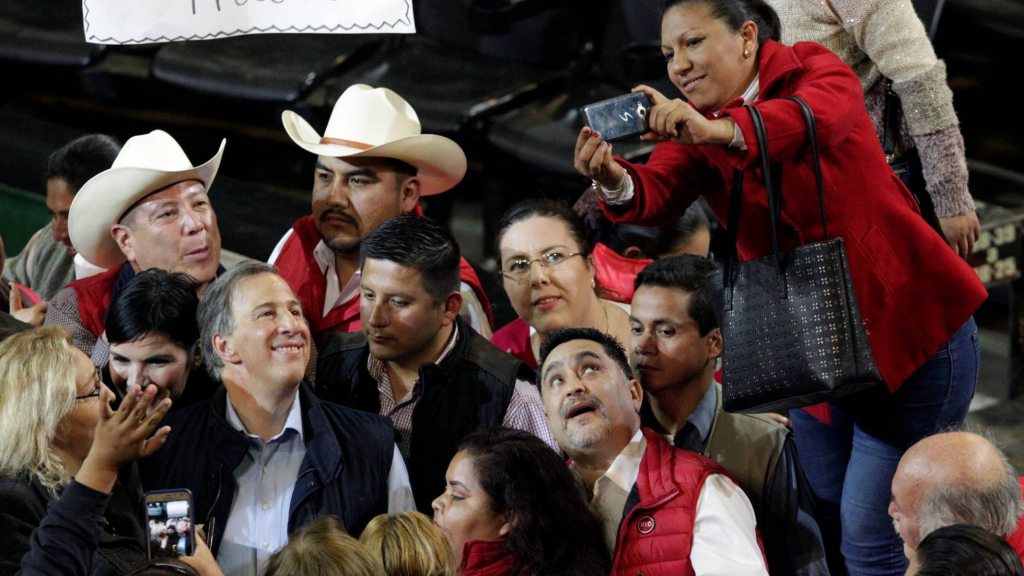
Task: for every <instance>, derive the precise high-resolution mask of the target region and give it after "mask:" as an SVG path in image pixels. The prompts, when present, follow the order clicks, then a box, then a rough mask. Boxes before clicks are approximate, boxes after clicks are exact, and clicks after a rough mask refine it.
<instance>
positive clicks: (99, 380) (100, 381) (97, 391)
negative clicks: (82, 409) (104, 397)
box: [75, 366, 103, 401]
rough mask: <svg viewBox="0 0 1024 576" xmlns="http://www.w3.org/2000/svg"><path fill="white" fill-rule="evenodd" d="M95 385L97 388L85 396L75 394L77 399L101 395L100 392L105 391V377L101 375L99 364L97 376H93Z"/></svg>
mask: <svg viewBox="0 0 1024 576" xmlns="http://www.w3.org/2000/svg"><path fill="white" fill-rule="evenodd" d="M93 385H94V386H95V389H93V391H92V392H90V393H88V394H85V395H83V396H75V401H78V400H88V399H89V398H99V397H100V394H101V393H102V392H103V377H102V376H101V375H100V368H99V366H97V367H96V376H95V378H93Z"/></svg>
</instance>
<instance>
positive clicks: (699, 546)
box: [571, 429, 768, 576]
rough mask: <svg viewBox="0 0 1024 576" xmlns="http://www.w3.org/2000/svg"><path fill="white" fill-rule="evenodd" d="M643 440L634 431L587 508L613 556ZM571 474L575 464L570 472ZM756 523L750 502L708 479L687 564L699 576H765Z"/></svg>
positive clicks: (714, 477)
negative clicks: (598, 522)
mask: <svg viewBox="0 0 1024 576" xmlns="http://www.w3.org/2000/svg"><path fill="white" fill-rule="evenodd" d="M646 450H647V439H646V438H644V436H643V432H642V431H641V430H639V429H637V431H636V434H634V435H633V438H632V439H630V441H629V444H627V445H626V446H625V447H624V448H623V449H622V451H621V452H619V455H618V456H616V457H615V460H613V461H612V464H611V466H609V467H608V470H607V471H605V473H604V475H603V476H601V477H600V478H598V479H597V482H596V483H594V493H593V496H592V497H591V503H592V504H593V506H594V509H595V510H596V511H597V512H598V513H599V514H600V515H601V519H602V521H603V524H604V526H603V527H604V533H605V543H606V544H607V545H608V547H609V551H611V552H612V554H614V549H615V543H616V540H617V537H618V530H619V524H620V523H621V522H622V518H623V514H624V513H625V506H626V501H627V500H628V498H629V493H630V492H631V491H632V490H633V485H634V484H636V479H637V476H639V474H640V461H641V460H642V459H643V455H644V452H646ZM571 468H573V469H574V470H575V464H573V465H572V466H571ZM756 526H757V522H756V520H755V519H754V509H753V508H752V507H751V505H750V500H748V499H747V496H746V495H745V494H744V493H743V491H742V490H740V489H739V488H738V487H737V486H736V485H735V484H734V483H733V482H732V480H729V478H728V477H727V476H725V475H722V474H711V475H710V476H708V477H707V479H706V480H705V481H704V486H703V487H702V488H701V491H700V496H699V497H698V498H697V507H696V510H695V514H694V521H693V541H692V544H691V546H690V562H691V563H692V564H693V569H694V572H696V573H697V574H701V575H702V576H735V575H737V574H743V575H744V576H748V575H749V576H768V571H767V570H766V569H765V566H764V558H763V556H762V555H761V548H760V546H758V544H757V535H756V534H757V532H756Z"/></svg>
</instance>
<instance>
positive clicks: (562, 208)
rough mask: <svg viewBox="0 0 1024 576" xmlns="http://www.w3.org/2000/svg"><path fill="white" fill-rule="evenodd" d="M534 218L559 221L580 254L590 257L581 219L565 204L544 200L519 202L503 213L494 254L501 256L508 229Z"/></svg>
mask: <svg viewBox="0 0 1024 576" xmlns="http://www.w3.org/2000/svg"><path fill="white" fill-rule="evenodd" d="M536 217H540V218H553V219H555V220H559V221H561V222H562V223H563V224H565V227H566V228H568V229H569V236H571V237H572V239H573V240H574V241H575V242H576V244H577V246H579V252H580V254H583V256H584V257H586V256H589V255H590V252H591V246H590V242H589V241H588V240H587V228H586V225H584V224H583V219H581V218H580V217H579V215H578V214H576V212H574V211H573V209H572V208H571V207H570V206H569V205H568V204H566V203H565V202H559V201H557V200H549V199H546V198H538V199H534V200H526V201H525V202H520V203H519V204H516V205H515V206H513V207H512V208H511V209H509V211H508V212H505V214H504V215H503V216H502V217H501V220H499V221H498V228H497V230H495V233H494V253H495V254H497V255H500V254H501V240H502V238H504V237H505V232H508V229H509V228H511V227H512V226H514V225H516V224H518V223H520V222H523V221H525V220H529V219H530V218H536Z"/></svg>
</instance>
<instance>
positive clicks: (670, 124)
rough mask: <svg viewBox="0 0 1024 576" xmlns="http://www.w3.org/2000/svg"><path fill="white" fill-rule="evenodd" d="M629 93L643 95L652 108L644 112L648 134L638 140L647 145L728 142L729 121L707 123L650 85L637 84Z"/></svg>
mask: <svg viewBox="0 0 1024 576" xmlns="http://www.w3.org/2000/svg"><path fill="white" fill-rule="evenodd" d="M633 92H643V93H644V94H645V95H647V98H649V99H650V101H651V102H653V103H654V106H653V107H651V109H650V110H649V111H648V112H647V124H648V126H650V128H651V131H650V132H648V133H646V134H644V135H643V136H641V137H640V139H641V140H646V141H650V142H675V143H676V144H689V145H693V144H719V145H723V146H725V145H728V144H729V143H730V142H732V137H733V126H734V124H733V121H732V119H729V118H720V119H717V120H708V119H707V118H705V117H704V115H703V114H701V113H700V112H698V111H697V110H696V109H694V107H693V106H690V104H689V102H685V101H684V100H682V99H681V98H675V99H673V100H669V99H668V98H666V97H665V95H664V94H662V93H661V92H658V91H657V90H655V89H654V88H651V87H650V86H644V85H640V86H637V87H636V88H633Z"/></svg>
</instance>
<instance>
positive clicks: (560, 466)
mask: <svg viewBox="0 0 1024 576" xmlns="http://www.w3.org/2000/svg"><path fill="white" fill-rule="evenodd" d="M459 450H460V451H462V450H465V451H466V453H467V454H468V456H469V458H470V460H471V461H472V463H473V467H474V469H475V470H476V474H477V477H478V479H479V482H480V486H481V487H482V488H483V490H484V492H486V493H487V496H488V498H489V499H490V501H491V510H492V511H493V512H494V513H495V514H506V515H507V518H508V521H509V522H510V524H511V530H510V532H509V533H508V535H507V536H506V537H505V551H506V553H507V554H508V555H509V557H511V558H512V570H511V572H510V573H511V574H513V575H515V576H541V575H543V576H549V575H554V576H577V575H578V576H591V575H593V574H608V573H609V572H610V571H611V563H610V561H609V559H608V555H607V554H608V552H607V550H606V549H605V544H604V535H603V530H602V529H601V525H602V523H601V520H600V518H598V517H597V514H596V513H595V512H594V511H593V509H592V508H591V507H590V504H589V503H588V501H587V498H586V496H585V492H584V489H583V486H582V485H581V483H580V481H579V480H578V479H577V477H576V476H575V475H573V473H572V472H571V471H570V470H569V468H567V467H566V466H565V463H564V462H563V461H562V457H561V455H559V454H558V453H557V452H555V451H554V450H552V449H551V447H550V446H548V445H547V444H545V443H544V442H543V441H541V440H540V439H539V438H537V437H536V436H534V435H533V434H530V433H528V432H522V431H520V430H510V429H508V428H490V429H485V430H479V431H477V432H474V433H472V434H470V435H469V436H466V438H465V439H463V440H462V442H461V444H460V445H459Z"/></svg>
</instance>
